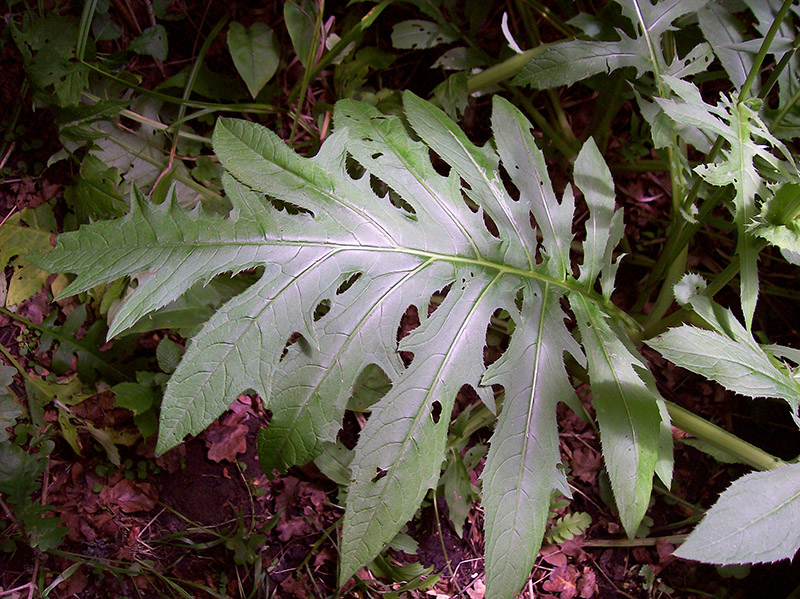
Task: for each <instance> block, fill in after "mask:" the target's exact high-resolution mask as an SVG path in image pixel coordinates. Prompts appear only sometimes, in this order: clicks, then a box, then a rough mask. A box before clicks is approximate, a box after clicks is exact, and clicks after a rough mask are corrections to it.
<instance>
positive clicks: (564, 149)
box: [508, 86, 580, 161]
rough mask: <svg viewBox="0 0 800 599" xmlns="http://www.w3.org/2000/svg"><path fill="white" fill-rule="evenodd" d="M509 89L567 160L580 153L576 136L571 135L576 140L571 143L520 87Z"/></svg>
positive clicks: (546, 137)
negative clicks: (537, 108)
mask: <svg viewBox="0 0 800 599" xmlns="http://www.w3.org/2000/svg"><path fill="white" fill-rule="evenodd" d="M508 90H509V91H510V92H511V93H512V94H513V95H514V99H515V100H516V101H517V103H518V105H519V106H521V107H522V108H524V109H525V112H527V113H528V115H529V116H530V117H531V119H532V120H533V122H534V123H536V125H537V126H538V127H539V128H540V129H541V130H542V133H543V134H544V137H545V139H548V140H549V141H551V142H553V145H554V146H555V147H556V148H557V149H558V151H559V152H561V153H562V154H563V155H564V157H565V158H566V159H567V160H569V161H572V160H573V159H574V158H575V156H577V155H578V151H579V149H580V145H579V144H578V140H577V139H575V136H574V135H570V136H569V138H571V139H572V140H574V143H570V139H569V138H566V137H565V136H564V135H562V134H561V133H560V132H559V131H557V130H556V129H554V128H553V127H552V126H551V125H550V123H549V122H548V121H547V119H546V118H544V116H543V115H542V113H541V112H539V111H538V110H536V107H535V106H534V105H533V102H531V101H530V100H529V99H528V98H527V97H526V96H525V95H524V94H522V93H521V92H520V91H519V89H517V88H516V87H513V86H510V87H509V88H508ZM567 129H569V127H567Z"/></svg>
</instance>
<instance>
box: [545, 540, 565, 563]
mask: <svg viewBox="0 0 800 599" xmlns="http://www.w3.org/2000/svg"><path fill="white" fill-rule="evenodd" d="M539 555H540V556H541V557H542V559H543V560H544V561H546V562H547V563H548V564H550V565H551V566H556V567H558V566H566V565H567V556H566V555H565V554H564V552H563V551H561V549H559V548H558V547H556V546H555V545H545V546H544V547H542V548H541V549H540V550H539Z"/></svg>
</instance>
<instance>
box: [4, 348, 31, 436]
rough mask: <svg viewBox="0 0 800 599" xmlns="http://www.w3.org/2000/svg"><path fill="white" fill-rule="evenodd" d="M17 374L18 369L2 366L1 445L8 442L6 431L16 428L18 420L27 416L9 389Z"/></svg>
mask: <svg viewBox="0 0 800 599" xmlns="http://www.w3.org/2000/svg"><path fill="white" fill-rule="evenodd" d="M16 372H17V370H16V368H13V367H11V366H4V365H3V364H0V443H4V442H5V441H8V438H9V437H8V431H7V430H6V429H8V428H9V427H11V426H14V425H15V424H16V422H17V419H18V418H21V417H22V416H24V415H25V410H24V408H23V407H22V406H21V405H20V404H19V403H18V402H17V398H16V397H15V396H14V394H13V393H12V392H11V389H10V388H9V387H10V386H11V383H12V382H13V380H14V374H16Z"/></svg>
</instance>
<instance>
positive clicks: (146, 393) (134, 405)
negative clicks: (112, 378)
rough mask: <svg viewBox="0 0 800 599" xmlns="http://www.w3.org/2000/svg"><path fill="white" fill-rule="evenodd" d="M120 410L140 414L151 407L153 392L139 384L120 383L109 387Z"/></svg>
mask: <svg viewBox="0 0 800 599" xmlns="http://www.w3.org/2000/svg"><path fill="white" fill-rule="evenodd" d="M111 392H112V393H113V394H114V396H115V398H116V403H117V405H118V406H119V407H120V408H125V409H126V410H130V411H131V412H133V413H134V414H141V413H143V412H146V411H147V410H149V409H150V407H151V406H152V405H153V399H154V398H153V390H152V389H151V388H150V387H146V386H144V385H140V384H139V383H120V384H118V385H114V386H113V387H111Z"/></svg>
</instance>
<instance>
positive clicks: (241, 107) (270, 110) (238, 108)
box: [81, 60, 285, 114]
mask: <svg viewBox="0 0 800 599" xmlns="http://www.w3.org/2000/svg"><path fill="white" fill-rule="evenodd" d="M81 64H82V65H84V66H86V68H88V69H91V70H92V71H95V72H96V73H99V74H100V75H102V76H103V77H106V78H107V79H111V80H112V81H116V82H117V83H121V84H122V85H124V86H125V87H126V88H129V89H132V90H133V91H136V92H139V93H140V94H142V95H145V96H150V97H151V98H155V99H157V100H162V101H163V102H169V103H170V104H185V105H186V106H189V107H190V108H208V109H211V110H215V111H219V112H252V113H256V114H275V113H280V112H285V110H283V109H280V108H278V107H276V106H272V105H270V104H252V103H250V104H244V103H239V104H219V103H217V102H200V101H198V100H184V99H182V98H178V97H176V96H170V95H169V94H162V93H161V92H157V91H153V90H151V89H147V88H144V87H142V86H140V85H136V84H135V83H131V82H130V81H128V80H126V79H123V78H122V77H117V76H116V75H114V74H113V73H109V72H108V71H106V70H104V69H101V68H100V67H98V66H97V65H94V64H92V63H90V62H86V61H83V60H82V61H81Z"/></svg>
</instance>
